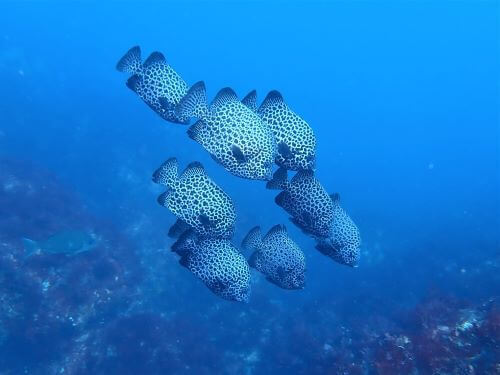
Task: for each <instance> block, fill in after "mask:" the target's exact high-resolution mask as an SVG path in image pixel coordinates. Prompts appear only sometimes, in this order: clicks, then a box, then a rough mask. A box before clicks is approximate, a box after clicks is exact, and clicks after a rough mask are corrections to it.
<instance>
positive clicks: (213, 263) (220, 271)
mask: <svg viewBox="0 0 500 375" xmlns="http://www.w3.org/2000/svg"><path fill="white" fill-rule="evenodd" d="M172 251H174V252H176V253H177V254H178V255H180V257H181V259H180V260H179V263H180V264H181V265H182V266H184V267H186V268H187V269H188V270H190V271H191V272H192V273H193V274H194V275H195V276H196V277H198V278H199V279H201V280H202V281H203V283H205V285H206V286H207V287H208V288H209V289H210V290H211V291H212V292H213V293H214V294H216V295H218V296H219V297H222V298H224V299H227V300H230V301H238V302H248V300H249V297H250V268H249V267H248V263H247V261H246V259H245V257H244V256H243V255H242V254H241V253H239V252H238V250H237V249H236V248H235V247H234V246H233V245H232V244H231V242H230V241H229V240H227V239H215V238H200V237H199V236H197V235H196V234H195V233H194V231H192V230H188V231H186V232H184V233H183V234H182V235H181V236H180V237H179V239H178V240H177V242H175V243H174V244H173V245H172Z"/></svg>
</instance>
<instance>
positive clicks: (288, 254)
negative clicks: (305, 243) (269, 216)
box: [242, 225, 306, 289]
mask: <svg viewBox="0 0 500 375" xmlns="http://www.w3.org/2000/svg"><path fill="white" fill-rule="evenodd" d="M242 247H243V248H244V249H248V250H254V253H253V254H252V255H251V257H250V260H249V264H250V266H251V267H254V268H255V269H257V270H258V271H259V272H261V273H262V274H264V275H265V276H266V278H267V280H268V281H270V282H272V283H273V284H275V285H277V286H279V287H280V288H283V289H303V288H304V286H305V272H306V262H305V257H304V253H303V252H302V250H301V249H300V248H299V246H298V245H297V244H296V243H295V242H294V241H293V240H292V239H291V238H290V237H289V236H288V233H287V230H286V227H285V226H284V225H276V226H274V227H273V228H271V229H270V230H269V232H268V233H267V234H266V235H265V236H264V238H262V236H261V231H260V227H255V228H253V229H252V230H250V232H249V233H248V234H247V236H246V237H245V239H244V240H243V242H242Z"/></svg>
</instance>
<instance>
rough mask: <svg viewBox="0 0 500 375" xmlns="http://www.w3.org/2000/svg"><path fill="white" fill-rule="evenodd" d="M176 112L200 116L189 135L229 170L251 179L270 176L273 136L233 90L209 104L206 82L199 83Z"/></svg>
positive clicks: (274, 148) (273, 151) (184, 115)
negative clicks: (207, 102) (207, 101)
mask: <svg viewBox="0 0 500 375" xmlns="http://www.w3.org/2000/svg"><path fill="white" fill-rule="evenodd" d="M177 114H178V116H179V117H181V118H190V117H197V118H198V119H199V120H198V121H197V122H196V123H195V124H194V125H192V126H191V127H190V128H189V130H188V135H189V137H190V138H191V139H193V140H195V141H196V142H198V143H199V144H200V145H201V146H203V147H204V148H205V149H206V150H207V151H208V152H209V153H210V155H211V156H212V158H213V159H214V160H216V161H217V162H218V163H219V164H221V165H222V166H223V167H224V168H225V169H226V170H228V171H229V172H230V173H232V174H233V175H235V176H238V177H242V178H247V179H252V180H269V179H270V178H271V175H272V164H273V162H274V158H275V155H276V151H277V150H276V142H275V139H274V135H273V133H272V131H271V129H270V127H269V126H268V125H267V124H266V123H265V122H263V121H262V120H261V118H260V117H259V116H258V115H257V114H256V113H255V112H253V111H252V110H250V109H249V108H248V107H247V106H246V105H244V104H243V103H242V102H241V101H240V100H239V99H238V97H237V96H236V94H235V92H234V91H233V90H232V89H230V88H225V89H222V90H220V91H219V93H218V94H217V95H216V97H215V98H214V100H213V101H212V103H211V104H210V107H208V106H207V105H206V94H205V85H204V84H203V82H199V83H198V84H195V85H193V87H192V89H190V90H189V93H188V94H187V95H186V96H185V97H184V98H183V99H182V100H181V102H180V103H179V105H178V107H177Z"/></svg>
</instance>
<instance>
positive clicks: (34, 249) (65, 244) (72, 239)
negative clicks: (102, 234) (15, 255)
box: [23, 230, 97, 257]
mask: <svg viewBox="0 0 500 375" xmlns="http://www.w3.org/2000/svg"><path fill="white" fill-rule="evenodd" d="M23 244H24V252H25V256H26V257H30V256H32V255H33V254H37V253H45V254H64V255H76V254H80V253H83V252H86V251H90V250H92V249H93V248H94V247H95V246H96V245H97V240H96V238H95V237H94V236H93V235H91V234H90V233H88V232H85V231H78V230H66V231H61V232H59V233H56V234H54V235H52V236H50V237H49V238H47V239H45V240H42V241H34V240H30V239H28V238H23Z"/></svg>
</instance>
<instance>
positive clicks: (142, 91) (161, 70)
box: [116, 46, 189, 124]
mask: <svg viewBox="0 0 500 375" xmlns="http://www.w3.org/2000/svg"><path fill="white" fill-rule="evenodd" d="M116 68H117V69H118V70H119V71H121V72H126V73H130V74H132V76H131V77H130V78H129V79H128V81H127V87H129V88H130V89H131V90H132V91H134V92H135V93H136V94H137V95H138V96H139V97H140V98H141V99H142V100H144V102H145V103H146V104H147V105H148V106H150V107H151V108H152V109H153V110H154V111H155V112H156V113H158V114H159V115H160V116H161V117H162V118H163V119H165V120H167V121H170V122H173V123H178V124H187V123H188V122H189V119H187V118H179V117H178V116H177V115H176V112H175V107H176V105H177V104H178V103H179V102H180V100H181V99H182V98H183V97H184V95H186V93H187V91H188V88H189V86H188V85H187V84H186V82H185V81H184V80H183V79H182V78H181V76H180V75H179V74H178V73H177V72H176V71H175V70H174V69H172V67H171V66H170V65H169V64H168V63H167V61H166V60H165V57H164V56H163V54H161V53H160V52H153V53H152V54H151V55H150V56H149V57H148V58H147V59H146V61H144V63H142V60H141V49H140V47H139V46H135V47H132V48H131V49H130V50H129V51H128V52H127V53H126V54H125V55H124V56H123V57H122V58H121V59H120V61H118V63H117V65H116Z"/></svg>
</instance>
